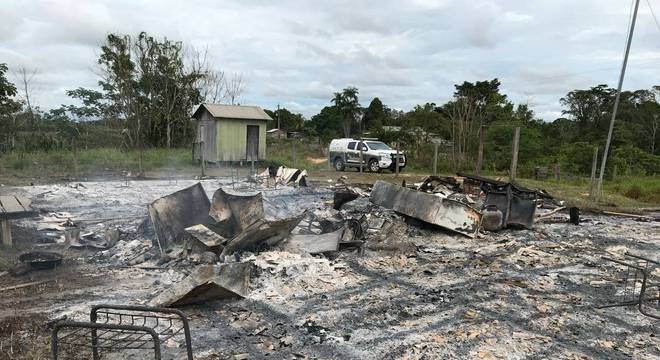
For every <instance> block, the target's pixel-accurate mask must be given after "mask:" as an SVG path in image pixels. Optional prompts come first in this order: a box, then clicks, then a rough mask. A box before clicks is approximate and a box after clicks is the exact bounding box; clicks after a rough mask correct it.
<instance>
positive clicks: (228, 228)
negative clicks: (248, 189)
mask: <svg viewBox="0 0 660 360" xmlns="http://www.w3.org/2000/svg"><path fill="white" fill-rule="evenodd" d="M209 215H210V216H211V217H212V218H213V219H214V220H215V221H217V222H218V223H220V224H224V226H223V228H224V229H223V230H224V231H223V233H224V234H223V235H224V236H226V237H233V236H235V235H236V234H238V233H240V232H241V231H242V230H243V229H245V228H247V227H248V226H250V225H252V224H253V223H255V222H256V221H257V220H260V219H263V218H264V204H263V196H262V194H261V193H260V192H259V193H256V194H254V195H236V194H230V193H227V192H226V191H224V190H223V189H222V188H220V189H218V190H217V191H216V192H215V193H214V194H213V202H212V203H211V208H210V210H209ZM218 227H219V225H216V226H215V228H216V229H217V228H218Z"/></svg>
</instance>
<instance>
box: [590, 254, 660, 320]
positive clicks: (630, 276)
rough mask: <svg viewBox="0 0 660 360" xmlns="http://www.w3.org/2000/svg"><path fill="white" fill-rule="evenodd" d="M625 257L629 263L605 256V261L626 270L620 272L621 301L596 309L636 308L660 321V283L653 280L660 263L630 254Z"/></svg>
mask: <svg viewBox="0 0 660 360" xmlns="http://www.w3.org/2000/svg"><path fill="white" fill-rule="evenodd" d="M624 255H625V256H626V260H627V261H622V260H617V259H612V258H609V257H605V256H603V260H606V261H609V262H612V263H615V264H618V265H621V266H623V267H624V270H622V271H621V272H620V274H621V281H622V283H623V284H622V288H621V291H620V295H619V296H618V297H619V298H620V299H619V300H618V301H614V302H611V303H608V304H605V305H599V306H595V307H596V308H598V309H604V308H610V307H620V306H636V307H637V309H638V310H639V312H640V313H642V314H643V315H645V316H648V317H652V318H654V319H660V283H659V282H657V281H653V280H652V279H651V277H652V276H651V273H652V272H653V270H654V269H655V268H656V267H660V262H658V261H655V260H651V259H648V258H646V257H642V256H639V255H634V254H630V253H625V254H624ZM638 285H639V286H638ZM616 293H618V292H615V297H617V296H616Z"/></svg>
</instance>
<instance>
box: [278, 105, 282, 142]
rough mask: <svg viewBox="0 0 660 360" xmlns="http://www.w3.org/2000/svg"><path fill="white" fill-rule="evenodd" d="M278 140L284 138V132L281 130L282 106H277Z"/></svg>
mask: <svg viewBox="0 0 660 360" xmlns="http://www.w3.org/2000/svg"><path fill="white" fill-rule="evenodd" d="M277 138H278V139H281V138H282V130H280V104H277Z"/></svg>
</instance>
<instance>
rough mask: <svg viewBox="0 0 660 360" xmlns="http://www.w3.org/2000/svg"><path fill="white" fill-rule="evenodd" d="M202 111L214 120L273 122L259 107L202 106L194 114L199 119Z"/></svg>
mask: <svg viewBox="0 0 660 360" xmlns="http://www.w3.org/2000/svg"><path fill="white" fill-rule="evenodd" d="M202 109H206V110H208V112H209V113H210V114H211V116H213V117H214V118H222V119H249V120H273V119H271V117H270V116H268V114H266V112H265V111H263V109H262V108H260V107H258V106H243V105H224V104H201V105H200V106H199V107H198V108H197V110H195V112H194V113H193V117H195V118H197V117H198V116H199V114H200V112H201V110H202Z"/></svg>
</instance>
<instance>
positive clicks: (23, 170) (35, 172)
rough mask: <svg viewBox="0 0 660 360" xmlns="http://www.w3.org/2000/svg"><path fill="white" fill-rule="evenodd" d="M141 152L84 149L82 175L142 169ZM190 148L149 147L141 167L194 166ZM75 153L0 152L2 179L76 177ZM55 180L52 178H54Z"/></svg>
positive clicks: (173, 167) (19, 181)
mask: <svg viewBox="0 0 660 360" xmlns="http://www.w3.org/2000/svg"><path fill="white" fill-rule="evenodd" d="M139 158H140V154H139V152H138V151H135V150H132V151H121V150H118V149H112V148H99V149H88V150H81V151H80V153H79V156H78V174H79V176H80V177H85V176H90V175H91V176H93V175H95V174H101V173H105V174H107V173H115V174H120V173H121V172H123V171H129V172H132V173H134V174H137V173H138V171H139ZM194 166H195V165H193V163H192V154H191V150H190V149H147V150H144V152H143V158H142V169H143V170H144V171H145V172H149V171H157V170H161V169H187V168H193V167H194ZM74 173H75V165H74V156H73V153H72V152H70V151H64V150H62V151H49V152H42V151H40V152H31V153H11V154H0V181H6V182H8V183H16V184H22V183H25V182H27V181H29V180H30V179H35V180H48V179H49V178H62V177H73V176H74ZM51 181H52V180H51Z"/></svg>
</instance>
